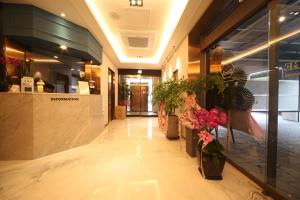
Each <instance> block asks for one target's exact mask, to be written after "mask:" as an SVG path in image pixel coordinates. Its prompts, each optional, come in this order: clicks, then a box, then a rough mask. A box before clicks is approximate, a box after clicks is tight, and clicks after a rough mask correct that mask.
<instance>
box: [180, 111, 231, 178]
mask: <svg viewBox="0 0 300 200" xmlns="http://www.w3.org/2000/svg"><path fill="white" fill-rule="evenodd" d="M180 120H181V121H182V123H183V124H184V125H185V126H186V127H189V128H191V129H193V130H194V132H196V133H197V134H198V136H199V141H198V153H199V154H198V161H199V166H200V167H199V170H200V172H201V174H202V175H203V176H204V177H205V178H206V179H210V180H221V179H222V172H223V168H224V164H225V157H224V155H223V153H222V151H223V150H224V147H223V145H222V144H221V143H220V142H219V141H218V140H217V139H216V138H215V135H214V134H213V133H212V131H213V130H214V129H217V128H218V126H219V125H225V124H226V122H227V116H226V114H225V113H224V112H221V111H220V110H218V109H216V108H213V109H211V110H210V111H207V110H205V109H203V108H200V107H199V106H191V107H190V109H188V110H186V111H185V112H184V113H183V114H182V115H181V117H180Z"/></svg>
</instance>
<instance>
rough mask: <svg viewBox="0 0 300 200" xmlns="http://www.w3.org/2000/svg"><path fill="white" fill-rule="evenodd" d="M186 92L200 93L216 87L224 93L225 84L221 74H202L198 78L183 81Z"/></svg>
mask: <svg viewBox="0 0 300 200" xmlns="http://www.w3.org/2000/svg"><path fill="white" fill-rule="evenodd" d="M182 84H183V87H184V90H185V92H187V93H188V94H192V93H196V94H198V93H200V92H202V91H207V90H211V89H214V88H216V89H217V90H218V92H219V93H223V91H224V89H225V86H224V81H223V79H222V77H221V76H220V75H217V74H214V75H201V76H199V78H198V79H197V80H192V81H189V80H185V81H183V82H182Z"/></svg>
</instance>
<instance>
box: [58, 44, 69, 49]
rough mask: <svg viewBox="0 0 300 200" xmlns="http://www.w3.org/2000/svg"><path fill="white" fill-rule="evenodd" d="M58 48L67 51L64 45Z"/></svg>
mask: <svg viewBox="0 0 300 200" xmlns="http://www.w3.org/2000/svg"><path fill="white" fill-rule="evenodd" d="M59 48H61V49H62V50H67V49H68V47H67V46H65V45H60V46H59Z"/></svg>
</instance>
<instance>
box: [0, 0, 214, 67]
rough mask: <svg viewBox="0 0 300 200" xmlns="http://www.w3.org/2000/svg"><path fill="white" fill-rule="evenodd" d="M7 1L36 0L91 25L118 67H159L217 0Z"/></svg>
mask: <svg viewBox="0 0 300 200" xmlns="http://www.w3.org/2000/svg"><path fill="white" fill-rule="evenodd" d="M2 2H9V3H23V4H32V5H35V6H37V7H39V8H42V9H44V10H47V11H49V12H51V13H53V14H55V15H60V13H62V12H63V13H65V15H66V17H65V18H66V19H67V20H69V21H72V22H74V23H76V24H78V25H80V26H83V27H85V28H87V29H89V30H90V31H91V32H92V34H93V35H94V36H95V38H96V39H97V40H98V41H99V42H100V43H101V44H102V46H103V49H104V52H105V53H106V54H107V55H108V57H110V59H111V60H112V61H113V62H114V63H115V64H116V65H117V66H118V67H119V68H144V69H145V68H147V69H158V68H161V66H162V63H163V62H164V61H165V59H166V57H167V55H168V54H169V53H170V51H173V50H174V48H176V47H177V46H179V45H180V43H181V42H182V41H183V39H184V38H185V37H186V36H187V34H188V33H189V31H190V30H191V28H192V27H193V26H194V24H195V23H196V22H197V20H198V19H199V18H200V17H201V15H202V14H203V13H204V12H205V10H206V9H207V7H208V6H209V5H210V3H211V2H212V0H144V5H143V7H130V6H129V0H4V1H2ZM128 38H130V41H129V40H128ZM130 44H131V46H130ZM138 46H143V47H138Z"/></svg>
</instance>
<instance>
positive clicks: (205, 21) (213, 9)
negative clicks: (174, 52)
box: [189, 0, 237, 47]
mask: <svg viewBox="0 0 300 200" xmlns="http://www.w3.org/2000/svg"><path fill="white" fill-rule="evenodd" d="M232 2H237V1H236V0H222V1H213V2H212V3H211V4H210V5H209V7H208V8H207V10H206V11H205V13H204V14H203V15H202V16H201V18H200V19H199V21H198V22H197V23H196V25H195V26H194V27H193V29H192V30H191V32H190V33H189V45H190V46H194V47H195V46H198V45H199V42H200V38H201V36H202V35H205V34H207V33H208V32H209V30H211V29H213V26H214V27H215V26H216V25H218V22H220V21H221V20H222V18H225V17H226V16H225V15H228V14H229V13H230V12H226V11H227V10H228V9H226V8H227V7H229V6H231V5H232ZM221 13H223V14H221Z"/></svg>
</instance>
